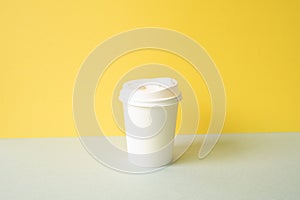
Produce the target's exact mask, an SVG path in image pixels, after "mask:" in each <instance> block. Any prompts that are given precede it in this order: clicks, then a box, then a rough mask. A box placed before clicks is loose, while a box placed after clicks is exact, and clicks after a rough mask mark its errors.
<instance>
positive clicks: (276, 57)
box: [0, 0, 300, 137]
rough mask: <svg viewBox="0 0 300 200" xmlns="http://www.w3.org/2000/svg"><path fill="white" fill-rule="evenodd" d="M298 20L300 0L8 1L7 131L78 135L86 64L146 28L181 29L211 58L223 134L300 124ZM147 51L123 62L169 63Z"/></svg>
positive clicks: (3, 116)
mask: <svg viewBox="0 0 300 200" xmlns="http://www.w3.org/2000/svg"><path fill="white" fill-rule="evenodd" d="M299 19H300V3H299V1H296V0H294V1H291V0H285V1H259V0H253V1H248V2H245V1H238V0H229V1H215V0H211V1H176V0H165V1H161V0H160V1H156V0H155V1H153V0H152V1H131V0H130V1H88V0H87V1H66V0H62V1H56V2H54V1H38V0H36V1H34V0H28V1H20V0H19V1H5V2H3V1H2V2H1V6H0V24H1V37H0V44H1V46H0V53H1V59H0V67H1V73H0V92H1V93H0V110H1V113H0V123H1V126H0V137H66V136H76V130H75V127H74V123H73V115H72V90H73V86H74V81H75V78H76V75H77V73H78V71H79V69H80V65H81V63H82V62H83V61H84V59H85V58H86V57H87V56H88V54H89V53H90V52H91V51H92V50H93V49H94V48H95V47H96V46H97V45H98V44H99V43H101V42H102V41H104V40H105V39H107V38H108V37H111V36H112V35H114V34H117V33H120V32H123V31H126V30H129V29H134V28H138V27H148V26H154V27H164V28H169V29H174V30H177V31H179V32H182V33H184V34H186V35H188V36H190V37H192V38H194V39H195V40H196V41H197V42H198V43H200V44H201V45H202V46H203V47H204V48H205V49H206V50H207V51H208V53H209V54H210V56H211V57H212V58H213V60H214V61H215V63H216V64H217V66H218V68H219V70H220V73H221V75H222V77H223V81H224V83H225V88H226V92H227V118H226V122H225V127H224V130H223V132H225V133H243V132H279V131H289V132H290V131H300V123H299V122H300V103H299V102H300V94H299V86H300V56H299V52H300V51H299V47H300V38H299V35H300V27H299V26H300V21H299ZM144 53H145V54H144V56H142V55H143V53H142V52H137V53H136V56H131V57H130V55H129V58H125V57H124V58H123V61H122V60H121V61H120V62H119V64H122V63H123V64H124V63H130V65H129V64H128V66H131V65H134V64H139V63H143V62H149V61H151V60H152V59H155V61H157V62H159V61H161V62H167V61H168V56H169V55H163V54H161V53H157V52H144ZM121 59H122V58H121ZM126 59H127V61H128V62H127V61H126ZM176 59H177V58H170V59H169V61H170V63H165V64H169V65H171V64H172V63H173V64H174V63H175V61H176ZM178 62H180V61H178ZM115 64H116V65H117V64H118V62H116V63H115ZM190 73H191V74H192V73H194V72H193V71H190ZM191 76H192V75H191ZM107 84H108V83H107ZM111 84H115V82H111ZM194 87H196V86H194ZM203 88H204V89H205V87H203ZM203 94H204V93H203ZM97 95H99V92H97ZM97 95H96V99H97ZM198 96H200V97H201V91H200V92H199V94H198ZM203 98H204V97H203ZM204 99H207V97H205V98H204ZM205 102H206V103H207V102H209V101H207V100H205V101H204V103H203V104H204V107H206V103H205ZM202 107H203V105H202ZM207 108H209V104H207ZM97 113H98V114H99V112H98V111H97ZM100 115H101V114H100ZM208 119H209V113H208V114H207V115H205V116H204V122H205V123H208V121H209V120H208ZM205 126H207V125H204V126H203V127H202V129H203V130H205ZM200 128H201V127H200Z"/></svg>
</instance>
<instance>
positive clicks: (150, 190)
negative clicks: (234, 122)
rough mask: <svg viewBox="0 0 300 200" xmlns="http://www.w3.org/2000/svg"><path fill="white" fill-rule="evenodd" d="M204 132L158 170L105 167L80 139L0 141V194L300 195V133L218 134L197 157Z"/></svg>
mask: <svg viewBox="0 0 300 200" xmlns="http://www.w3.org/2000/svg"><path fill="white" fill-rule="evenodd" d="M200 142H201V138H198V139H197V140H196V142H195V143H194V144H193V146H192V147H191V148H190V149H189V150H188V151H187V152H186V153H185V154H184V156H183V157H182V158H180V160H178V161H177V162H176V163H174V164H173V165H171V166H169V167H167V168H164V169H163V170H161V171H158V172H154V173H151V174H143V175H131V174H124V173H120V172H116V171H114V170H111V169H109V168H107V167H104V166H103V165H101V164H100V163H98V162H97V161H96V160H95V159H93V158H92V157H91V156H90V155H89V154H88V153H87V152H86V151H85V149H84V148H83V147H82V145H81V143H80V142H79V140H78V139H77V138H51V139H49V138H48V139H1V140H0V199H3V200H4V199H5V200H8V199H22V200H24V199H51V200H52V199H64V200H67V199H72V200H74V199H172V200H176V199H212V200H218V199H231V200H232V199H251V200H253V199H299V198H300V191H299V189H300V171H299V170H300V156H299V152H300V133H267V134H258V133H256V134H223V135H222V136H221V138H220V141H219V143H218V144H217V146H216V147H215V149H214V150H213V152H212V153H211V154H210V155H209V156H208V157H207V158H205V159H204V160H198V159H197V151H198V149H199V145H200Z"/></svg>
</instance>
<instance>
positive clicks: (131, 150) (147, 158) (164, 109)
mask: <svg viewBox="0 0 300 200" xmlns="http://www.w3.org/2000/svg"><path fill="white" fill-rule="evenodd" d="M123 106H124V111H125V112H124V122H125V130H126V143H127V152H128V159H129V161H130V162H132V163H133V164H136V165H138V166H143V167H159V166H163V165H166V164H168V163H170V162H171V161H172V157H173V156H172V154H173V141H174V136H175V128H176V118H177V108H178V104H177V103H175V104H172V105H164V106H158V105H156V106H152V107H141V106H135V105H129V104H124V105H123Z"/></svg>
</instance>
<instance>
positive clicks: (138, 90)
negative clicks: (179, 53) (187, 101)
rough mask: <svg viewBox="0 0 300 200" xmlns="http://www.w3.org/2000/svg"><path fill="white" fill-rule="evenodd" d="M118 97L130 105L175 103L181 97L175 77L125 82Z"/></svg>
mask: <svg viewBox="0 0 300 200" xmlns="http://www.w3.org/2000/svg"><path fill="white" fill-rule="evenodd" d="M119 99H120V100H121V101H122V102H123V103H128V104H131V105H136V106H154V105H170V104H175V103H178V101H180V100H181V99H182V97H181V92H180V91H179V89H178V83H177V81H176V80H175V79H172V78H153V79H139V80H132V81H129V82H126V83H125V84H124V85H123V88H122V90H121V92H120V96H119Z"/></svg>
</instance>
